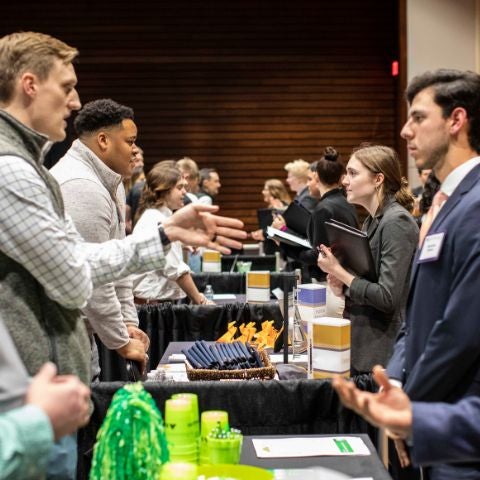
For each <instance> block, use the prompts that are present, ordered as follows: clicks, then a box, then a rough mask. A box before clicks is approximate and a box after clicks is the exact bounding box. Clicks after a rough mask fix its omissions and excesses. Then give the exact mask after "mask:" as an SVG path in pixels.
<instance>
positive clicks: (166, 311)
mask: <svg viewBox="0 0 480 480" xmlns="http://www.w3.org/2000/svg"><path fill="white" fill-rule="evenodd" d="M138 318H139V320H140V328H141V329H142V330H143V331H145V332H146V333H147V335H148V336H149V337H150V349H149V352H148V355H149V358H150V367H153V368H155V367H156V366H157V365H158V363H159V362H160V359H161V358H162V355H163V353H164V351H165V349H166V348H167V346H168V344H169V342H172V341H194V340H212V341H213V340H217V338H219V337H220V336H222V335H223V334H224V333H225V332H226V331H227V327H228V323H229V322H232V321H235V322H237V323H239V324H241V323H249V322H254V323H255V326H256V327H257V329H259V330H260V329H261V323H262V322H264V321H265V320H273V321H274V326H275V328H276V329H277V330H280V328H281V327H282V324H283V317H282V314H281V312H280V308H279V306H278V304H277V303H275V302H269V303H264V304H253V303H233V304H227V305H193V306H192V305H172V304H170V303H166V304H157V305H141V306H140V307H139V308H138ZM99 358H100V368H101V375H100V379H101V380H102V381H116V380H121V381H127V380H128V378H127V373H126V368H125V361H124V360H123V359H122V358H121V357H120V356H119V355H118V354H117V353H116V352H115V351H111V350H108V349H107V348H105V347H104V346H103V345H101V344H100V345H99Z"/></svg>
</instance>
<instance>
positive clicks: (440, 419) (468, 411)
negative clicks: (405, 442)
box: [412, 397, 480, 465]
mask: <svg viewBox="0 0 480 480" xmlns="http://www.w3.org/2000/svg"><path fill="white" fill-rule="evenodd" d="M412 460H413V463H414V464H416V465H434V464H435V463H439V462H442V463H453V462H469V461H476V462H480V397H468V398H466V399H464V400H462V401H461V402H458V403H455V404H454V405H450V404H448V403H422V402H420V403H413V449H412Z"/></svg>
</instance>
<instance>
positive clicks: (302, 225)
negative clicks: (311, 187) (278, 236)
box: [281, 202, 312, 238]
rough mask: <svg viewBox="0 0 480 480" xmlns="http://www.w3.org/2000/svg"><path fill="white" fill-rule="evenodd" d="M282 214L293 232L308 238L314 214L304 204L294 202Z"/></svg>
mask: <svg viewBox="0 0 480 480" xmlns="http://www.w3.org/2000/svg"><path fill="white" fill-rule="evenodd" d="M281 215H282V216H283V219H284V220H285V224H286V226H287V228H288V230H289V231H290V230H291V231H292V232H291V233H293V234H294V235H299V236H301V237H304V238H307V236H308V234H307V231H308V224H309V222H310V218H311V216H312V214H311V213H310V212H309V211H308V210H307V209H306V208H305V207H304V206H303V205H301V204H300V203H298V202H292V203H290V205H289V206H288V207H287V209H286V210H285V211H284V212H283V213H282V214H281Z"/></svg>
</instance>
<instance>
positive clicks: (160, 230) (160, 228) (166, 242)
mask: <svg viewBox="0 0 480 480" xmlns="http://www.w3.org/2000/svg"><path fill="white" fill-rule="evenodd" d="M158 234H159V235H160V242H162V245H163V246H164V247H166V246H168V245H170V244H171V243H172V241H171V240H170V239H169V238H168V236H167V234H166V233H165V229H164V228H163V225H162V224H159V225H158Z"/></svg>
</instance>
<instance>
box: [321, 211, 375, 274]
mask: <svg viewBox="0 0 480 480" xmlns="http://www.w3.org/2000/svg"><path fill="white" fill-rule="evenodd" d="M325 229H326V230H327V237H328V242H329V244H330V248H331V249H332V252H333V253H334V255H335V256H336V257H337V258H338V261H339V262H340V264H341V265H342V266H343V267H344V268H345V269H346V270H349V271H351V272H352V273H354V274H355V275H357V276H359V277H362V278H365V279H367V280H370V281H371V282H375V281H376V280H377V272H376V269H375V263H374V261H373V256H372V251H371V250H370V244H369V242H368V237H367V234H366V233H364V232H362V231H361V230H358V229H357V228H354V227H351V226H350V225H346V224H344V223H342V222H338V221H337V220H333V219H332V220H329V221H326V222H325Z"/></svg>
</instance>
